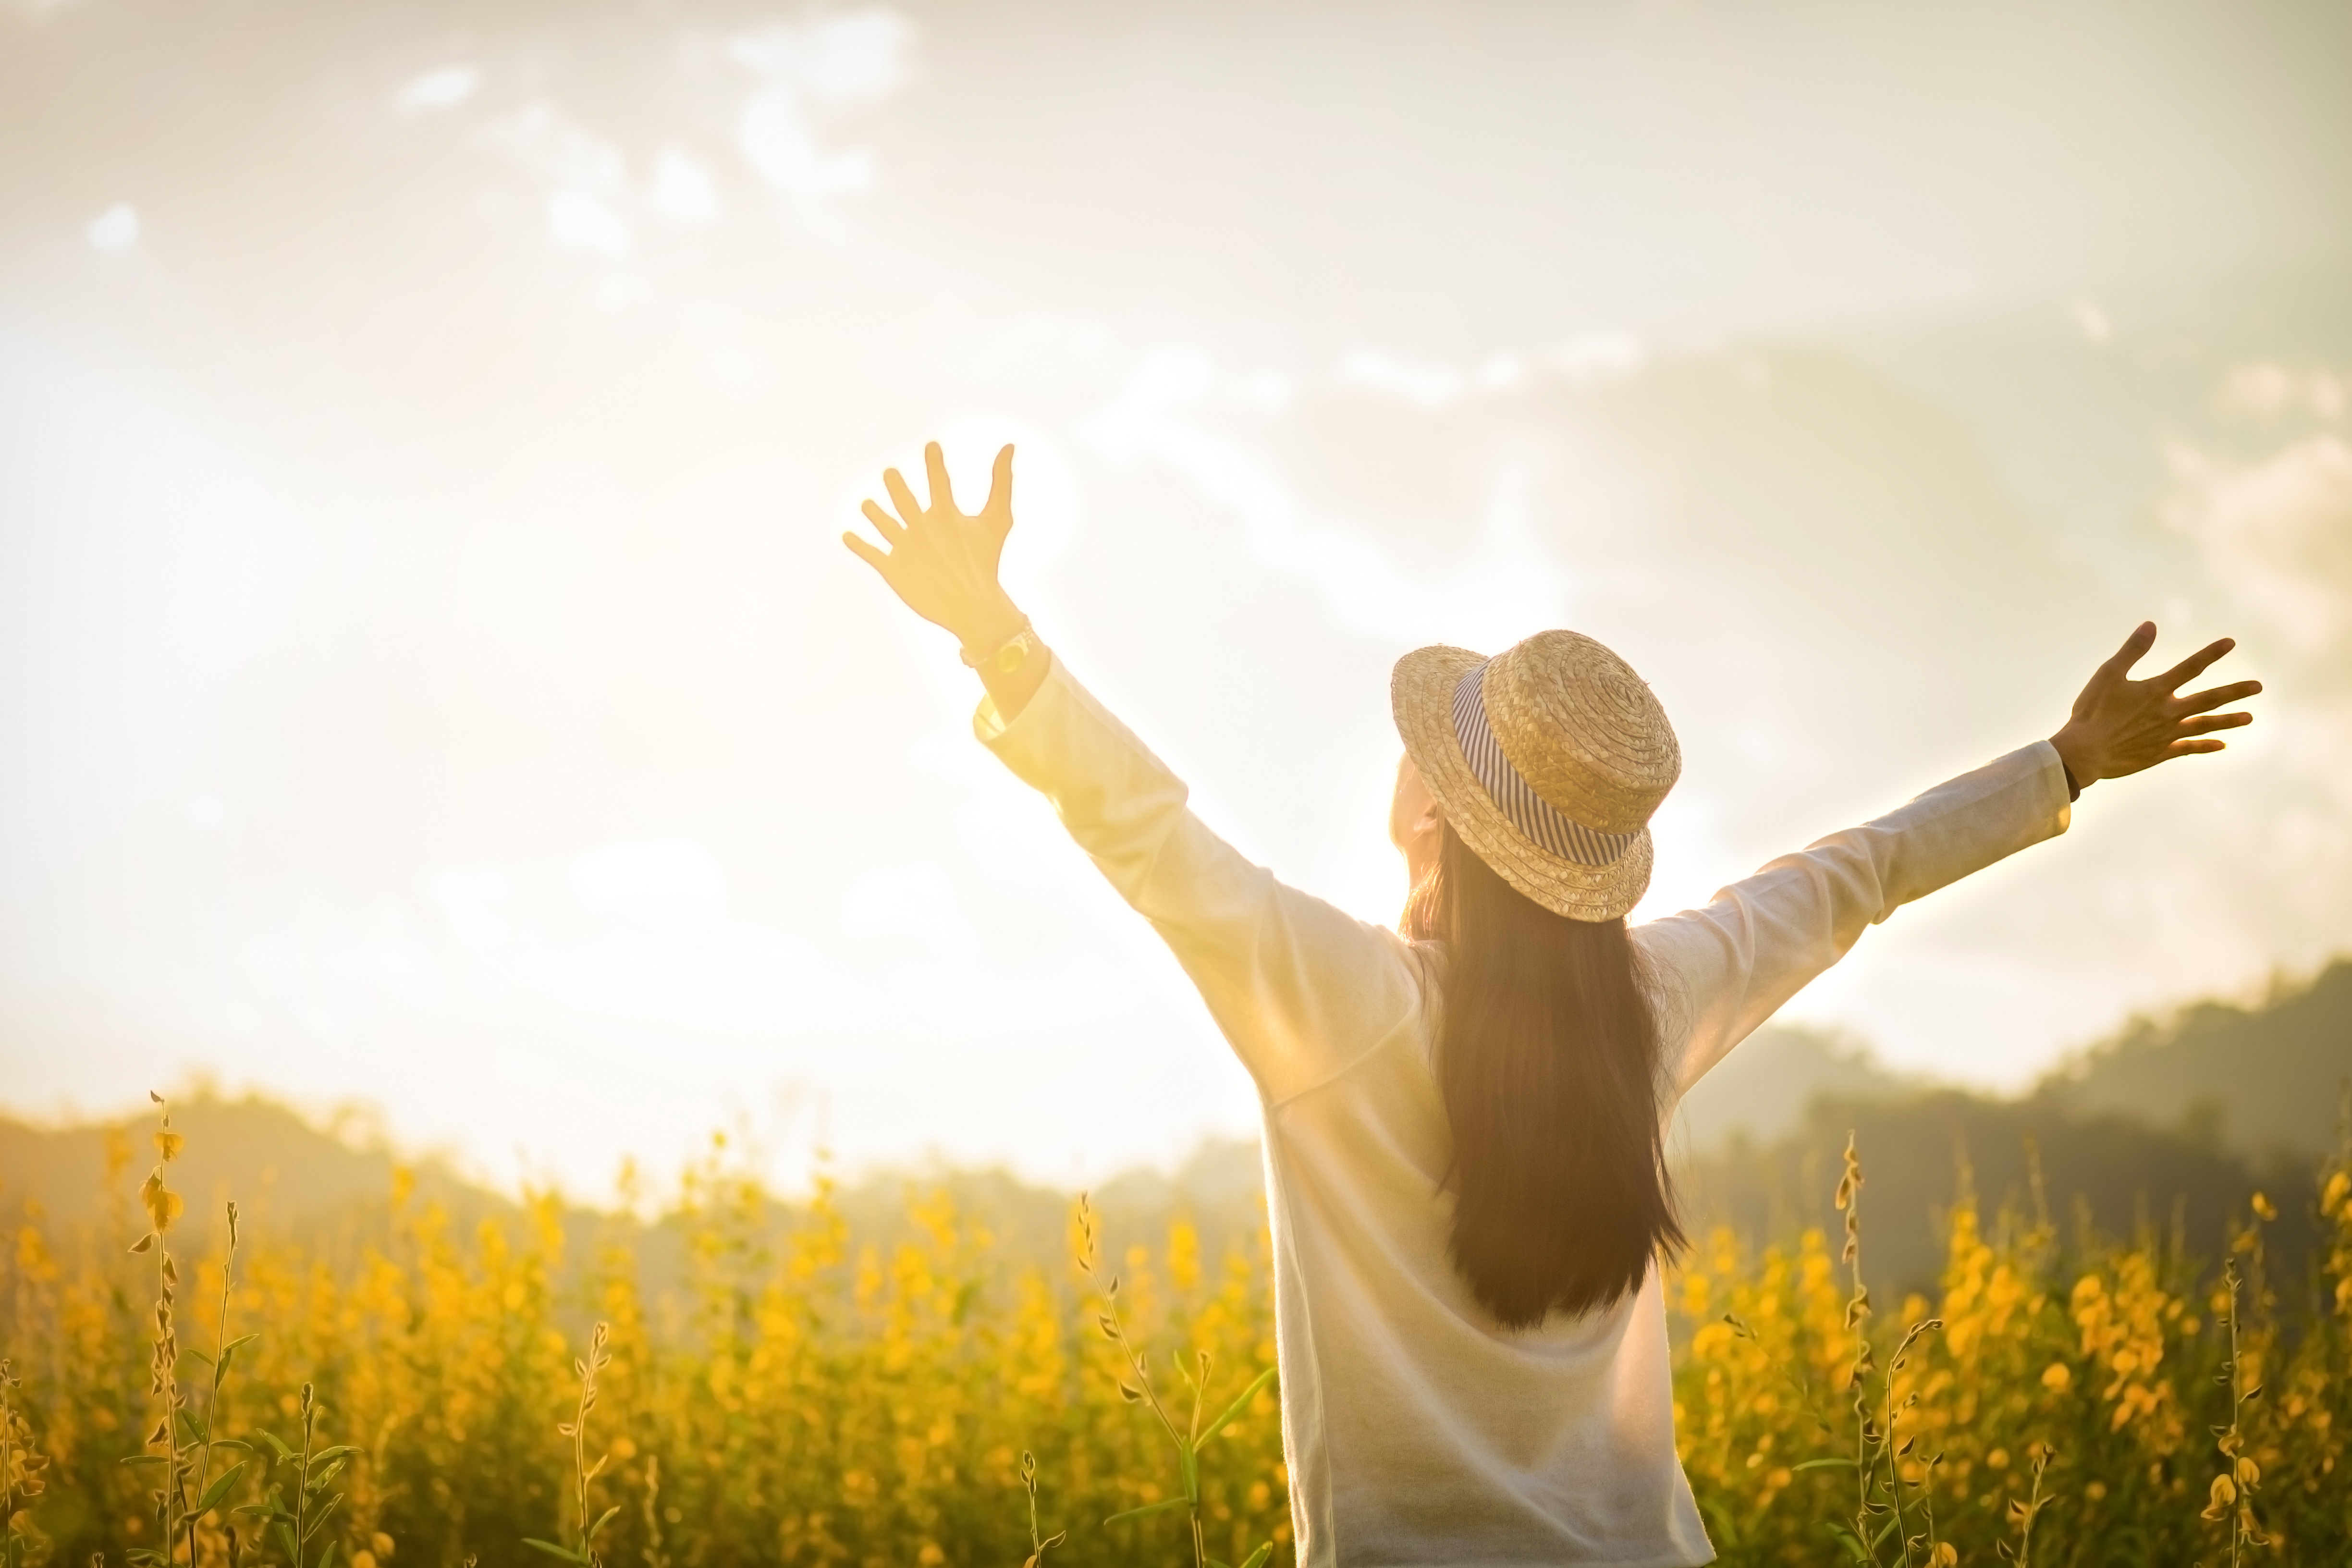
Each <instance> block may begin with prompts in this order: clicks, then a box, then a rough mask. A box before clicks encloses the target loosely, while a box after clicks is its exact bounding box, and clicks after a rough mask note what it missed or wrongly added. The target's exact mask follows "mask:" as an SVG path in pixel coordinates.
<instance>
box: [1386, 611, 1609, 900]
mask: <svg viewBox="0 0 2352 1568" xmlns="http://www.w3.org/2000/svg"><path fill="white" fill-rule="evenodd" d="M1485 662H1486V656H1485V655H1484V654H1475V653H1472V652H1470V651H1469V650H1468V649H1467V648H1458V647H1444V646H1442V645H1441V646H1439V647H1424V648H1416V649H1414V650H1413V651H1412V652H1411V653H1409V654H1407V655H1405V656H1404V657H1403V658H1401V659H1399V660H1397V664H1396V669H1395V671H1394V673H1392V674H1391V676H1390V678H1389V704H1390V707H1391V710H1393V711H1394V712H1395V714H1396V725H1397V732H1398V733H1399V734H1400V735H1402V737H1403V738H1404V749H1405V752H1406V754H1408V755H1409V756H1411V757H1412V765H1413V766H1414V767H1416V768H1419V769H1420V770H1421V776H1422V780H1423V783H1425V784H1428V785H1429V793H1430V794H1432V795H1435V796H1436V797H1437V804H1438V805H1440V806H1441V807H1443V808H1444V812H1445V820H1446V821H1447V822H1448V823H1450V824H1451V825H1452V826H1453V828H1454V832H1455V833H1457V834H1459V835H1461V837H1462V841H1463V842H1464V843H1465V844H1467V845H1468V846H1469V847H1470V849H1471V852H1472V853H1473V854H1475V855H1476V856H1477V857H1478V858H1479V859H1481V860H1484V861H1485V862H1486V864H1487V865H1489V866H1491V867H1493V868H1495V870H1496V873H1497V874H1498V875H1500V876H1501V877H1502V879H1503V880H1505V881H1506V882H1508V883H1509V884H1510V885H1511V886H1512V887H1514V888H1516V889H1518V890H1519V891H1520V892H1522V893H1525V894H1526V895H1527V896H1528V898H1530V899H1533V900H1535V901H1536V902H1537V903H1538V904H1541V905H1542V906H1543V907H1544V908H1546V909H1548V910H1551V911H1552V912H1553V913H1555V914H1562V915H1566V916H1567V917H1568V918H1569V919H1570V920H1577V921H1596V922H1597V921H1613V920H1615V919H1616V918H1617V917H1618V916H1620V915H1622V914H1624V913H1625V912H1626V911H1627V910H1631V909H1632V908H1633V906H1634V905H1635V904H1638V903H1640V902H1641V901H1642V895H1643V893H1644V892H1645V891H1647V890H1648V889H1649V886H1650V864H1651V850H1650V830H1649V828H1647V827H1646V826H1645V827H1643V829H1642V830H1641V831H1640V833H1639V834H1637V835H1636V836H1635V837H1634V839H1633V843H1632V844H1631V845H1629V846H1627V847H1626V850H1625V853H1624V854H1623V855H1622V857H1620V858H1619V859H1618V860H1617V862H1616V863H1615V864H1614V865H1610V866H1580V865H1578V864H1577V863H1576V862H1575V861H1573V860H1570V859H1567V858H1564V857H1561V856H1559V855H1554V854H1552V853H1551V852H1550V851H1549V850H1548V849H1545V848H1544V847H1542V846H1540V845H1538V844H1537V843H1536V842H1535V841H1534V840H1533V839H1531V838H1529V837H1528V836H1527V835H1526V834H1524V833H1522V832H1520V831H1519V830H1518V828H1517V827H1516V826H1513V825H1512V822H1511V819H1510V818H1509V817H1507V816H1504V815H1503V810H1502V807H1500V806H1498V805H1496V804H1495V801H1494V797H1493V796H1491V795H1488V794H1487V793H1486V786H1485V785H1484V784H1480V783H1479V782H1478V776H1477V775H1476V774H1475V773H1472V772H1471V771H1470V763H1469V761H1468V760H1467V759H1466V758H1465V757H1464V756H1463V754H1462V742H1461V741H1460V740H1459V739H1457V738H1456V737H1455V735H1454V688H1455V687H1456V686H1458V685H1460V684H1461V682H1462V678H1463V677H1464V676H1465V675H1467V674H1469V673H1470V671H1471V670H1473V669H1475V668H1477V667H1478V666H1479V665H1481V664H1484V663H1485Z"/></svg>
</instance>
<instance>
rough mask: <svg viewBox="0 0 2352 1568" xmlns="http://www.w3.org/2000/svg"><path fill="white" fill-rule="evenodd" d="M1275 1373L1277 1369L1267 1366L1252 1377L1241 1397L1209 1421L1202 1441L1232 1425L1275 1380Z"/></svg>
mask: <svg viewBox="0 0 2352 1568" xmlns="http://www.w3.org/2000/svg"><path fill="white" fill-rule="evenodd" d="M1274 1373H1275V1369H1274V1368H1273V1367H1267V1368H1266V1369H1265V1371H1264V1372H1262V1373H1258V1374H1257V1376H1256V1377H1255V1378H1253V1379H1251V1380H1250V1385H1249V1386H1248V1387H1247V1388H1244V1389H1243V1390H1242V1393H1241V1397H1240V1398H1238V1399H1236V1400H1234V1402H1233V1403H1232V1404H1231V1405H1226V1406H1225V1413H1224V1414H1223V1415H1220V1416H1218V1417H1217V1418H1216V1419H1215V1420H1214V1421H1212V1422H1210V1423H1209V1425H1208V1426H1207V1428H1206V1429H1205V1430H1204V1431H1202V1434H1201V1438H1200V1440H1201V1441H1202V1443H1206V1442H1207V1441H1208V1440H1209V1439H1210V1438H1212V1437H1213V1436H1216V1435H1217V1434H1218V1433H1220V1432H1222V1431H1223V1430H1224V1429H1225V1428H1226V1427H1227V1426H1231V1425H1232V1424H1233V1423H1234V1419H1235V1418H1236V1417H1238V1416H1239V1415H1241V1413H1242V1412H1243V1411H1244V1410H1247V1409H1248V1408H1249V1403H1250V1401H1251V1400H1253V1399H1255V1398H1256V1397H1257V1396H1258V1393H1259V1391H1260V1390H1261V1389H1263V1388H1265V1385H1266V1384H1269V1383H1271V1382H1273V1381H1274Z"/></svg>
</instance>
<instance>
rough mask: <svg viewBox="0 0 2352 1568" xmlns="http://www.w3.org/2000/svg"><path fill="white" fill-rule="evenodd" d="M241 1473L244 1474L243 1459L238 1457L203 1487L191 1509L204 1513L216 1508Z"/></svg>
mask: <svg viewBox="0 0 2352 1568" xmlns="http://www.w3.org/2000/svg"><path fill="white" fill-rule="evenodd" d="M243 1474H245V1461H244V1460H242V1459H240V1460H238V1461H237V1462H236V1464H234V1465H231V1466H230V1467H229V1468H227V1469H226V1470H223V1471H222V1472H221V1473H220V1474H219V1475H217V1476H215V1477H214V1478H213V1484H212V1485H210V1486H208V1487H206V1488H205V1495H204V1496H202V1497H200V1498H198V1499H197V1500H196V1506H195V1507H194V1509H193V1510H191V1511H192V1512H194V1513H198V1514H206V1513H210V1512H212V1510H214V1509H215V1508H218V1507H219V1506H220V1500H221V1499H223V1498H225V1497H226V1496H228V1492H229V1489H230V1488H231V1487H233V1486H235V1485H236V1479H237V1478H238V1477H239V1476H242V1475H243Z"/></svg>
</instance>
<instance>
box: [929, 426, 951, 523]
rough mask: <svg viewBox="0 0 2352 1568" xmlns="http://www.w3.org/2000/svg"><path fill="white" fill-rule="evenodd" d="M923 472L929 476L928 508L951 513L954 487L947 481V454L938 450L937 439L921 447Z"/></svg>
mask: <svg viewBox="0 0 2352 1568" xmlns="http://www.w3.org/2000/svg"><path fill="white" fill-rule="evenodd" d="M923 472H924V473H925V474H926V475H927V476H928V477H929V480H930V485H931V506H930V510H933V511H944V512H949V513H953V512H954V510H955V489H954V487H953V486H951V485H950V484H949V483H948V459H947V454H946V453H944V452H942V451H940V444H939V443H938V442H937V441H933V442H930V443H929V444H928V445H927V446H925V447H923Z"/></svg>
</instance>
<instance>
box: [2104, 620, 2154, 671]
mask: <svg viewBox="0 0 2352 1568" xmlns="http://www.w3.org/2000/svg"><path fill="white" fill-rule="evenodd" d="M2155 646H2156V623H2155V622H2154V621H2142V622H2140V624H2139V625H2137V626H2134V627H2133V628H2132V634H2131V636H2129V637H2126V638H2124V646H2123V647H2119V648H2117V649H2116V651H2115V657H2114V658H2110V659H2108V660H2107V662H2106V663H2105V664H2103V665H2101V666H2099V673H2100V674H2101V675H2105V676H2112V677H2115V678H2116V679H2122V678H2123V677H2125V676H2126V675H2129V674H2130V673H2131V667H2132V666H2133V665H2136V664H2137V663H2138V662H2139V661H2140V659H2141V658H2142V657H2143V656H2144V655H2146V654H2147V650H2148V649H2149V648H2152V647H2155Z"/></svg>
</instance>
